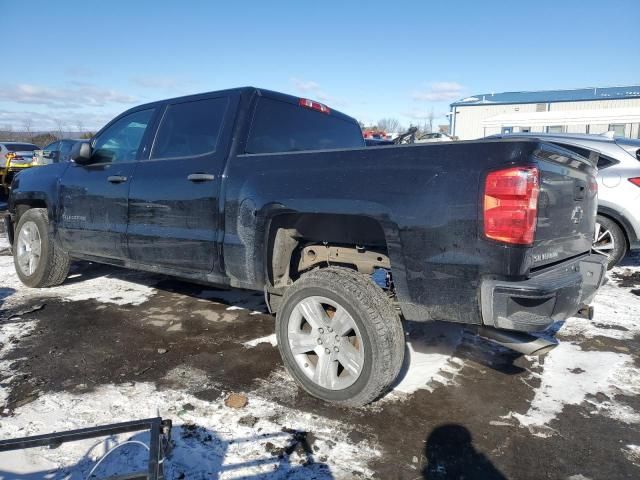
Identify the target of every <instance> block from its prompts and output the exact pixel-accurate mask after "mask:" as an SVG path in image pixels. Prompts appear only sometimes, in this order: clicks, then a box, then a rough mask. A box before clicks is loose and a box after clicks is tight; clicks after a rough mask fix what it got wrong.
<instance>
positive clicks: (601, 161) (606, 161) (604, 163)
mask: <svg viewBox="0 0 640 480" xmlns="http://www.w3.org/2000/svg"><path fill="white" fill-rule="evenodd" d="M616 163H618V162H616V161H615V160H613V159H612V158H609V157H605V156H604V155H599V156H598V170H603V169H605V168H607V167H610V166H611V165H615V164H616Z"/></svg>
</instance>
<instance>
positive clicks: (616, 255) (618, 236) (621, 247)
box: [593, 215, 627, 270]
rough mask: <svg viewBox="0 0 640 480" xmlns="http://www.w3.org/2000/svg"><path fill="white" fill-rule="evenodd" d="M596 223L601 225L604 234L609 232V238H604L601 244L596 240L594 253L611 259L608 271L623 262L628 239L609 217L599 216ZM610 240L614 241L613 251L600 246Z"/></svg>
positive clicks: (608, 263)
mask: <svg viewBox="0 0 640 480" xmlns="http://www.w3.org/2000/svg"><path fill="white" fill-rule="evenodd" d="M596 222H597V223H599V224H600V229H601V231H602V232H607V233H606V235H607V237H606V238H603V239H602V240H600V241H599V242H597V241H596V240H597V239H595V238H594V243H593V251H594V252H596V253H602V254H605V255H606V256H607V257H609V260H608V262H607V269H608V270H610V269H612V268H613V267H615V266H616V265H617V264H618V263H620V260H622V259H623V258H624V256H625V255H626V254H627V237H626V236H625V234H624V232H623V231H622V229H621V228H620V226H619V225H618V224H617V223H616V222H614V221H613V220H611V219H610V218H608V217H605V216H603V215H598V216H597V217H596ZM609 238H610V239H611V240H612V241H613V249H611V250H603V249H601V248H600V246H599V245H598V244H601V245H602V244H604V242H606V241H607V239H609Z"/></svg>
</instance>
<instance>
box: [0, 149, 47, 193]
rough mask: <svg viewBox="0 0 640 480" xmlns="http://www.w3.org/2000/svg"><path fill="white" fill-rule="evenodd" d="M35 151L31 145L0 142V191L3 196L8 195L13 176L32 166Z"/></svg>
mask: <svg viewBox="0 0 640 480" xmlns="http://www.w3.org/2000/svg"><path fill="white" fill-rule="evenodd" d="M37 149H38V147H37V146H36V145H33V144H32V143H23V142H0V191H3V192H4V194H5V195H6V194H8V193H9V189H10V188H11V180H13V177H14V176H15V174H16V173H17V172H19V171H20V170H24V169H25V168H29V167H33V166H34V162H33V155H34V153H33V152H34V150H37Z"/></svg>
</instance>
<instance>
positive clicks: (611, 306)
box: [558, 282, 640, 340]
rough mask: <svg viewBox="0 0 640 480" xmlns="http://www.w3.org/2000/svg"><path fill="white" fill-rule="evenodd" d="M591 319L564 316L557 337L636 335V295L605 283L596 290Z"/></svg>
mask: <svg viewBox="0 0 640 480" xmlns="http://www.w3.org/2000/svg"><path fill="white" fill-rule="evenodd" d="M594 306H595V316H594V319H593V320H587V319H583V318H570V319H568V320H567V321H566V322H565V324H564V325H563V326H562V328H561V329H560V331H559V335H558V336H559V337H560V338H562V337H576V336H580V337H583V338H594V337H608V338H614V339H616V340H630V339H633V338H634V337H635V336H636V335H640V315H638V312H640V297H638V296H637V295H633V294H630V293H629V292H628V291H627V290H625V289H623V288H621V287H618V286H616V285H613V284H612V282H609V283H608V284H607V285H604V286H603V287H601V288H600V290H599V291H598V295H597V297H596V301H595V303H594Z"/></svg>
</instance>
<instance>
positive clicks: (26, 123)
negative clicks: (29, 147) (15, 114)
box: [22, 118, 33, 140]
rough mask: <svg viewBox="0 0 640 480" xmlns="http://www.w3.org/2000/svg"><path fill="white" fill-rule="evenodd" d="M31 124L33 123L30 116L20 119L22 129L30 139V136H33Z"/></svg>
mask: <svg viewBox="0 0 640 480" xmlns="http://www.w3.org/2000/svg"><path fill="white" fill-rule="evenodd" d="M32 125H33V123H32V122H31V118H25V119H24V120H23V121H22V129H23V130H24V133H25V135H26V136H27V139H28V140H31V138H32V137H33V134H32V132H31V130H32Z"/></svg>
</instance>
